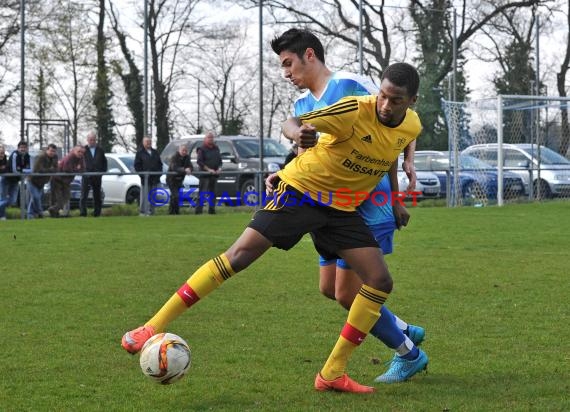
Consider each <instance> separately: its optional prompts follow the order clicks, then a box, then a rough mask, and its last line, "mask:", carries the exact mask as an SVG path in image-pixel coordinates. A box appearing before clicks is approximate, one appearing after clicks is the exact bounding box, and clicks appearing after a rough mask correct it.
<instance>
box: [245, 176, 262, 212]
mask: <svg viewBox="0 0 570 412" xmlns="http://www.w3.org/2000/svg"><path fill="white" fill-rule="evenodd" d="M246 193H247V196H245V197H244V195H245V194H246ZM241 200H242V201H243V203H244V204H245V205H246V206H254V205H257V204H258V202H259V193H257V191H256V188H255V182H254V181H253V179H246V180H244V182H243V183H242V185H241Z"/></svg>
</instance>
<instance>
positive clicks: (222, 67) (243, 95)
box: [193, 22, 258, 135]
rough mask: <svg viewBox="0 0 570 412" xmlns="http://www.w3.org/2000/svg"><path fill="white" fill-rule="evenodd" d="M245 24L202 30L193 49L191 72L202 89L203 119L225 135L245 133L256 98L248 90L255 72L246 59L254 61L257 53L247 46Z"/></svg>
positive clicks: (250, 87) (231, 23)
mask: <svg viewBox="0 0 570 412" xmlns="http://www.w3.org/2000/svg"><path fill="white" fill-rule="evenodd" d="M244 26H246V25H245V24H243V25H242V24H241V23H240V22H230V23H227V24H224V25H217V26H214V27H211V28H207V29H204V30H203V31H202V32H201V34H202V37H201V40H200V46H199V48H198V49H197V50H196V51H194V52H193V53H194V54H195V55H196V57H195V58H194V61H195V62H196V67H195V70H196V72H195V74H194V75H195V76H196V77H197V78H199V79H200V83H201V84H202V85H203V89H205V90H204V93H203V96H204V100H206V104H205V107H204V109H206V110H204V111H205V114H206V119H207V121H209V123H210V128H213V129H218V130H219V131H220V133H221V134H225V135H235V134H241V133H243V132H244V129H245V126H246V118H247V117H248V116H249V115H250V113H251V107H252V105H254V100H255V99H252V98H251V96H252V93H251V91H252V85H254V84H256V81H255V78H256V76H257V73H258V72H257V70H256V67H255V65H254V64H250V63H249V62H251V61H254V62H255V63H257V61H256V60H255V57H256V53H255V52H252V51H250V49H248V48H247V45H246V42H247V30H246V29H242V28H241V27H244ZM198 56H199V57H198ZM209 114H211V115H209Z"/></svg>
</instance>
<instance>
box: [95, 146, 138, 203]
mask: <svg viewBox="0 0 570 412" xmlns="http://www.w3.org/2000/svg"><path fill="white" fill-rule="evenodd" d="M105 157H106V158H107V172H108V173H116V174H113V175H103V178H102V182H101V186H102V187H103V190H104V191H105V201H104V204H105V205H114V204H122V203H126V204H131V203H139V202H140V195H141V179H140V177H139V175H137V174H128V173H135V166H134V163H135V155H134V154H132V153H125V154H118V153H105Z"/></svg>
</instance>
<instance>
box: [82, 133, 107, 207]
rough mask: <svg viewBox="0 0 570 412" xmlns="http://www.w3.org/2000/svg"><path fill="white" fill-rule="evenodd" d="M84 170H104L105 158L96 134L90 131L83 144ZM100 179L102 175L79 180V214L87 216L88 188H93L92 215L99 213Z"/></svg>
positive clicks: (101, 203)
mask: <svg viewBox="0 0 570 412" xmlns="http://www.w3.org/2000/svg"><path fill="white" fill-rule="evenodd" d="M85 171H86V172H106V171H107V158H106V157H105V152H104V151H103V148H102V147H101V146H99V145H98V144H97V135H96V134H95V132H93V131H91V132H89V134H88V135H87V145H85ZM101 179H102V176H101V175H99V176H83V179H82V180H81V200H80V201H79V215H80V216H87V199H88V197H89V189H91V190H93V216H94V217H98V216H100V215H101V207H102V206H103V201H102V199H101Z"/></svg>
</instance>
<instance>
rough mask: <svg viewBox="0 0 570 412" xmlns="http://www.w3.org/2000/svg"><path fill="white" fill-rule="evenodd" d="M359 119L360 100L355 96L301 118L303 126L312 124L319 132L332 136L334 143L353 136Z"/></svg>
mask: <svg viewBox="0 0 570 412" xmlns="http://www.w3.org/2000/svg"><path fill="white" fill-rule="evenodd" d="M357 118H358V100H357V99H356V98H355V97H354V96H350V97H344V98H342V99H340V100H339V101H338V102H336V103H335V104H332V105H330V106H327V107H323V108H322V109H319V110H314V111H312V112H308V113H305V114H303V115H301V116H299V119H300V120H301V122H302V123H303V124H307V123H308V124H311V125H313V126H315V128H316V129H317V131H318V132H320V133H327V134H330V135H331V137H332V141H334V140H336V139H341V140H344V139H345V138H346V137H349V136H351V135H352V129H353V125H354V122H355V121H356V119H357Z"/></svg>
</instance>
